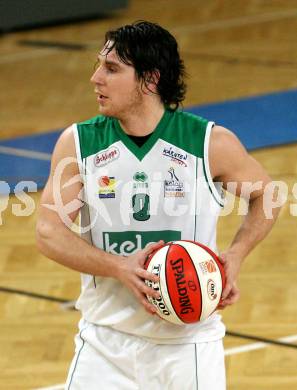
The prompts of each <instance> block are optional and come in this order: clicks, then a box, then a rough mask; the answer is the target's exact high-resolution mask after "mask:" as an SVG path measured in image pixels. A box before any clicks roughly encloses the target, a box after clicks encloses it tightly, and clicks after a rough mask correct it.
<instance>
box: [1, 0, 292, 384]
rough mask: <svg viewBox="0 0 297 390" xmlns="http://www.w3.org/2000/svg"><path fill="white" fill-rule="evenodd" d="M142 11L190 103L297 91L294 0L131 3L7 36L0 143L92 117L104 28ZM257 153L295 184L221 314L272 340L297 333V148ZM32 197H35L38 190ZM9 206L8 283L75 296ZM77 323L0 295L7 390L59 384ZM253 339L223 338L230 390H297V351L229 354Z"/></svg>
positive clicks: (44, 304) (72, 284)
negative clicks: (183, 71)
mask: <svg viewBox="0 0 297 390" xmlns="http://www.w3.org/2000/svg"><path fill="white" fill-rule="evenodd" d="M140 18H141V19H149V20H152V21H157V22H159V23H160V24H162V25H164V27H166V28H168V29H169V30H170V31H172V32H173V33H174V34H175V35H176V37H177V39H178V41H179V43H180V46H181V52H182V55H183V57H184V59H185V62H186V65H187V68H188V73H189V91H188V96H187V100H186V102H185V105H186V106H187V105H197V104H202V103H208V102H216V101H223V100H227V99H231V98H238V97H243V96H251V95H258V94H264V93H269V92H275V91H281V90H286V89H289V88H294V87H295V88H296V87H297V78H296V67H297V56H296V53H297V39H296V31H297V2H295V1H291V0H282V1H277V0H272V1H269V2H268V1H264V0H262V1H260V0H259V1H253V0H247V1H239V2H231V1H224V2H223V1H220V0H217V1H214V0H210V1H207V2H204V1H202V0H199V1H197V0H195V1H194V0H187V1H183V2H180V1H178V0H171V1H165V0H160V1H146V0H139V1H137V0H134V1H131V2H130V6H129V8H128V9H126V10H123V11H122V12H119V13H116V14H115V15H113V16H112V17H110V18H107V19H102V20H96V21H88V22H85V23H80V24H76V25H67V26H59V27H51V28H44V29H39V30H32V31H25V32H17V33H11V34H9V35H3V36H2V37H1V38H0V53H1V54H0V77H1V92H0V132H1V133H0V138H1V139H4V138H11V137H14V136H21V135H26V134H33V133H42V132H45V131H48V130H50V129H56V128H62V127H66V126H67V125H69V124H71V123H73V122H77V121H81V120H83V119H86V118H88V117H91V116H94V115H96V112H97V107H96V106H97V104H96V102H95V99H94V96H93V88H92V87H91V86H90V84H89V78H90V75H91V71H92V66H93V63H94V60H95V56H96V52H97V49H98V48H100V45H101V42H102V38H103V34H104V32H105V30H106V29H109V28H111V27H114V26H118V25H121V24H123V23H126V22H131V21H133V20H135V19H140ZM20 40H40V41H41V40H44V41H58V42H63V43H64V42H66V43H82V44H88V49H87V50H82V51H78V50H72V51H71V50H58V49H49V48H37V47H30V46H24V45H20V43H19V41H20ZM263 126H265V121H264V120H263ZM253 155H254V156H255V157H256V158H257V159H258V160H259V161H260V162H261V163H262V164H263V165H264V166H265V168H266V169H267V170H268V172H269V173H270V174H271V176H272V177H273V178H274V179H275V180H283V181H285V182H286V183H287V184H288V188H289V197H288V202H287V203H286V205H285V207H284V208H283V210H282V212H281V215H280V218H279V221H278V222H277V224H276V226H275V228H274V230H273V231H272V233H271V234H270V235H269V237H268V238H267V239H266V240H265V242H263V243H262V244H261V245H260V246H259V247H258V248H257V249H256V250H255V251H254V252H253V253H252V254H251V255H250V256H249V258H248V259H247V260H246V262H245V264H244V265H243V267H242V272H241V276H240V281H239V284H240V288H241V300H240V302H239V303H238V304H237V305H235V306H233V307H231V308H228V309H227V310H226V311H225V312H224V313H223V316H224V320H225V323H226V325H227V328H228V330H229V331H234V332H239V333H246V334H253V335H257V336H262V337H268V338H273V339H278V338H282V337H287V336H291V335H293V336H296V335H297V305H296V296H297V283H296V277H297V265H296V264H297V263H296V253H297V240H296V232H297V217H293V216H292V215H291V214H290V206H291V205H292V204H293V203H294V198H293V195H292V188H293V185H294V183H295V181H296V177H297V158H296V156H297V145H296V144H295V145H294V144H293V145H290V146H282V147H277V148H273V149H265V150H262V151H257V152H254V153H253ZM0 180H1V178H0ZM31 196H32V198H33V199H34V202H35V204H37V203H38V200H39V198H40V194H39V193H34V194H31ZM0 202H1V199H0ZM295 203H297V201H296V199H295ZM13 204H20V201H19V200H18V199H16V198H15V197H13V196H11V198H10V201H9V205H8V207H7V209H6V211H5V212H3V213H2V219H3V225H2V226H0V239H1V246H0V286H2V287H3V286H5V287H9V288H15V289H21V290H26V291H31V292H35V293H39V294H46V295H50V296H55V297H60V298H65V299H70V300H71V299H75V298H76V297H77V295H78V294H79V275H78V274H77V273H75V272H73V271H70V270H68V269H65V268H63V267H62V266H59V265H57V264H55V263H53V262H51V261H50V260H47V259H46V258H45V257H43V256H42V255H41V254H39V253H38V251H37V249H36V246H35V239H34V225H35V221H36V215H35V212H33V213H32V215H31V216H29V217H23V218H21V217H15V216H14V215H13V213H12V205H13ZM239 223H240V217H239V216H238V215H237V212H236V210H235V211H234V212H233V214H232V215H231V216H228V217H222V218H221V221H220V223H219V234H218V236H219V247H220V248H221V249H223V248H225V247H226V246H227V245H228V243H229V242H230V239H231V238H232V235H233V233H234V231H235V229H236V227H237V226H238V225H239ZM78 319H79V314H78V313H77V312H73V311H65V310H63V309H62V308H61V305H60V304H58V303H54V302H49V301H46V300H41V299H36V298H33V297H26V296H20V295H14V294H8V293H4V292H2V293H0V320H1V321H0V351H1V352H0V373H1V374H0V389H3V390H27V389H33V388H37V387H42V386H54V385H56V384H59V383H63V382H64V380H65V376H66V373H67V369H68V365H69V362H70V360H71V358H72V354H73V336H74V334H75V332H76V323H77V321H78ZM296 338H297V337H296ZM295 340H296V339H295ZM295 342H296V341H295ZM250 344H254V342H252V341H248V340H244V339H240V338H235V337H229V336H228V337H226V338H225V347H226V350H227V351H229V353H230V354H229V355H228V356H227V357H226V366H227V379H228V389H230V390H293V389H294V390H296V388H297V349H293V348H291V349H290V348H285V347H280V346H269V345H267V346H266V348H261V349H257V350H253V351H248V350H245V349H243V351H241V353H235V352H236V351H234V350H233V352H232V350H230V349H231V348H234V347H240V346H246V345H250ZM169 390H170V389H169ZM181 390H182V389H181Z"/></svg>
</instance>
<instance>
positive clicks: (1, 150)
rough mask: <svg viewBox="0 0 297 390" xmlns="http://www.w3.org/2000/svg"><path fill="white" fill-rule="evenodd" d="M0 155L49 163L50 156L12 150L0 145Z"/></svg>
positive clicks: (17, 149)
mask: <svg viewBox="0 0 297 390" xmlns="http://www.w3.org/2000/svg"><path fill="white" fill-rule="evenodd" d="M0 153H2V154H9V155H11V156H17V157H26V158H34V159H37V160H45V161H50V160H51V157H52V155H51V154H50V153H43V152H36V151H34V150H28V149H19V148H12V147H10V146H3V145H0Z"/></svg>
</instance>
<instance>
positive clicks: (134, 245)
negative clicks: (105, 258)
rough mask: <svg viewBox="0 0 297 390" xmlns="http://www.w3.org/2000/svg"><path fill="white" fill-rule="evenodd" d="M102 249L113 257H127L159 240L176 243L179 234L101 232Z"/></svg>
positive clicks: (162, 231) (174, 232)
mask: <svg viewBox="0 0 297 390" xmlns="http://www.w3.org/2000/svg"><path fill="white" fill-rule="evenodd" d="M102 234H103V249H104V250H105V251H106V252H108V253H112V254H114V255H122V256H129V255H132V254H133V253H135V252H137V251H139V250H141V249H143V248H145V247H146V246H147V245H148V244H151V243H153V242H158V241H159V240H164V241H165V242H168V241H178V240H180V239H181V232H180V231H176V230H161V231H147V232H139V231H130V232H129V231H128V232H103V233H102Z"/></svg>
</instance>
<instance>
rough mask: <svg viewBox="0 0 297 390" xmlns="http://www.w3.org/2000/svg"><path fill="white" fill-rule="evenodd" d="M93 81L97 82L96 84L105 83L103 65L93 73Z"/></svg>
mask: <svg viewBox="0 0 297 390" xmlns="http://www.w3.org/2000/svg"><path fill="white" fill-rule="evenodd" d="M91 82H92V83H95V84H103V83H104V79H103V71H102V67H101V66H99V67H98V68H97V69H96V70H95V72H94V73H93V75H92V77H91Z"/></svg>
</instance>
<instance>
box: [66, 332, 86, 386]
mask: <svg viewBox="0 0 297 390" xmlns="http://www.w3.org/2000/svg"><path fill="white" fill-rule="evenodd" d="M87 328H88V326H86V327H85V328H84V329H82V330H81V331H80V334H79V337H80V339H81V340H82V342H83V343H82V346H81V347H80V350H79V352H78V354H77V358H76V362H75V365H74V368H73V371H72V374H71V378H70V382H69V386H68V390H70V386H71V383H72V379H73V375H74V372H75V370H76V366H77V363H78V359H79V356H80V353H81V351H82V349H83V347H84V345H85V340H84V339H83V338H82V333H83V331H84V330H86V329H87Z"/></svg>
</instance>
